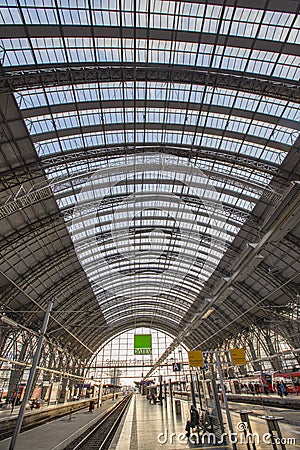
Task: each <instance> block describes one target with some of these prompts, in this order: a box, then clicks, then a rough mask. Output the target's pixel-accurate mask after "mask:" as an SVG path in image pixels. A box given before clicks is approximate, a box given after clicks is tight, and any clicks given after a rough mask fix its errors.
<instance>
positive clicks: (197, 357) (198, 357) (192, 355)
mask: <svg viewBox="0 0 300 450" xmlns="http://www.w3.org/2000/svg"><path fill="white" fill-rule="evenodd" d="M188 356H189V365H190V366H191V367H203V366H204V361H203V355H202V351H201V350H192V351H191V352H188Z"/></svg>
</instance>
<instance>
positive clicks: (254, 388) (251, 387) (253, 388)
mask: <svg viewBox="0 0 300 450" xmlns="http://www.w3.org/2000/svg"><path fill="white" fill-rule="evenodd" d="M261 388H263V393H264V394H265V395H268V394H269V389H268V386H266V385H265V384H264V385H263V386H261V385H260V384H258V383H254V384H253V383H249V384H241V390H242V392H243V393H245V394H252V395H259V394H261Z"/></svg>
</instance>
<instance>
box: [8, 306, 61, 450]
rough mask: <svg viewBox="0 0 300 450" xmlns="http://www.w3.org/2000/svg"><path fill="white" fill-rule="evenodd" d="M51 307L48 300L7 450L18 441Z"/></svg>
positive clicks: (11, 448) (12, 448) (10, 449)
mask: <svg viewBox="0 0 300 450" xmlns="http://www.w3.org/2000/svg"><path fill="white" fill-rule="evenodd" d="M52 306H53V301H52V300H50V301H49V302H48V306H47V310H46V313H45V317H44V322H43V326H42V330H41V334H40V336H39V339H38V343H37V347H36V351H35V354H34V357H33V360H32V366H31V368H30V372H29V377H28V382H27V386H26V389H25V393H24V397H23V400H22V403H21V406H20V410H19V415H18V419H17V423H16V428H15V430H14V433H13V435H12V438H11V442H10V446H9V450H14V448H15V446H16V443H17V439H18V436H19V433H20V429H21V426H22V422H23V418H24V414H25V409H26V404H27V402H28V399H29V394H30V392H31V388H32V385H33V380H34V377H35V373H36V368H37V365H38V362H39V359H40V356H41V350H42V345H43V342H44V338H45V333H46V330H47V326H48V322H49V318H50V313H51V309H52Z"/></svg>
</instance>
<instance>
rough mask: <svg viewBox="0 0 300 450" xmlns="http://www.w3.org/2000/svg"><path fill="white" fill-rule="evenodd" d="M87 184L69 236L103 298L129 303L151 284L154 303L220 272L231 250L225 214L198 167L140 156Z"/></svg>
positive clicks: (89, 176)
mask: <svg viewBox="0 0 300 450" xmlns="http://www.w3.org/2000/svg"><path fill="white" fill-rule="evenodd" d="M82 179H83V180H84V183H83V184H82V185H81V187H82V188H81V190H80V192H79V193H77V194H76V204H75V207H74V210H73V216H72V224H71V226H70V232H71V235H72V238H73V242H74V246H75V249H76V251H77V255H78V258H79V260H80V262H81V264H82V266H83V268H84V269H85V271H86V272H87V274H88V276H89V278H90V280H91V281H92V283H93V285H94V286H95V288H96V290H98V292H106V293H107V294H108V295H110V294H113V295H114V296H118V297H119V298H121V297H123V298H126V297H127V296H128V297H129V298H130V296H131V294H130V293H131V291H132V286H134V289H135V290H136V291H137V292H138V291H139V289H141V288H142V287H143V286H145V283H146V284H147V289H148V290H149V292H151V291H152V295H153V299H154V300H155V298H154V297H155V296H159V295H160V294H161V292H163V293H164V294H166V293H168V292H169V291H170V290H171V289H172V288H174V286H176V285H178V284H179V285H180V284H181V282H182V280H183V279H184V278H185V277H186V276H187V275H188V274H189V276H191V275H193V276H194V277H195V281H196V282H197V281H199V282H200V283H202V282H203V281H205V279H207V278H208V277H209V276H210V275H211V274H212V273H213V271H214V269H215V267H216V266H217V264H218V263H219V261H220V258H221V257H222V255H223V253H224V251H225V250H226V246H225V242H226V236H227V233H226V227H225V222H226V213H225V212H224V210H223V206H222V203H221V201H220V200H219V197H220V196H219V193H218V192H217V190H216V189H215V188H214V186H213V185H212V182H211V180H210V179H209V178H208V177H207V176H206V175H205V173H204V172H202V171H201V170H200V169H199V168H198V167H197V166H196V165H195V164H191V163H189V162H188V161H187V159H186V158H181V157H178V156H175V155H168V154H163V153H140V154H136V155H128V156H126V158H116V159H114V160H111V161H110V165H109V166H108V165H104V166H103V167H102V168H101V169H100V170H96V171H93V172H91V173H89V174H87V175H86V176H85V177H84V176H82ZM145 276H146V277H147V280H146V279H145ZM107 300H108V299H107V298H106V304H107V307H109V306H110V305H109V302H108V303H107Z"/></svg>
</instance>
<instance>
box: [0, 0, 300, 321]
mask: <svg viewBox="0 0 300 450" xmlns="http://www.w3.org/2000/svg"><path fill="white" fill-rule="evenodd" d="M212 3H213V2H212ZM217 3H218V2H217ZM0 5H1V8H0V24H1V23H2V24H4V26H3V27H2V29H3V36H2V39H1V42H0V48H1V58H2V62H3V66H4V72H5V73H6V74H7V77H9V79H11V80H14V77H16V79H17V80H18V81H19V85H18V86H19V87H18V90H17V91H16V92H15V97H16V100H17V102H18V105H19V107H20V109H21V112H22V114H23V116H24V121H25V123H26V125H27V128H28V131H29V133H30V136H31V139H32V142H33V143H34V145H35V148H36V149H37V152H38V155H39V156H40V157H41V161H42V164H44V167H45V172H46V174H47V176H48V179H49V181H50V182H51V186H52V189H53V193H54V195H55V197H56V199H57V203H58V205H59V207H60V210H61V212H62V214H63V216H64V217H65V220H66V223H67V226H68V229H69V231H70V234H71V236H72V239H73V242H74V246H75V249H76V251H77V255H78V258H79V260H80V262H81V264H82V266H83V268H84V269H85V271H86V273H87V275H88V278H89V280H90V282H91V285H92V286H93V289H94V292H95V295H96V296H97V299H98V302H99V305H100V307H101V309H102V311H103V314H104V317H105V318H106V320H107V322H108V323H109V324H114V325H115V324H118V323H119V322H120V321H123V322H124V321H125V322H126V321H129V320H140V319H143V318H145V317H146V318H147V320H148V319H149V317H150V320H151V321H153V320H155V319H156V320H159V316H160V315H161V316H162V317H163V318H164V320H168V321H170V323H172V326H174V325H175V324H177V325H178V324H179V323H180V322H181V320H182V319H183V318H184V316H185V313H186V312H187V311H188V308H189V307H190V306H194V305H195V303H196V302H197V299H199V294H201V290H202V288H203V286H205V282H206V281H207V280H208V279H209V277H210V276H211V275H212V274H213V272H214V270H215V268H216V267H217V265H218V263H219V262H220V260H221V258H222V255H223V254H224V252H225V251H226V249H227V248H228V247H229V245H230V244H231V242H232V241H233V240H234V237H235V236H236V234H237V233H238V232H239V230H240V228H241V227H242V225H243V223H244V222H245V220H247V219H249V220H251V212H252V211H253V208H254V207H255V205H256V203H257V201H258V200H259V199H260V198H261V197H262V196H263V195H266V194H268V195H270V196H272V195H273V194H274V195H277V191H276V192H275V191H274V190H272V189H271V187H270V186H269V183H270V181H271V179H272V177H273V175H274V174H276V173H277V172H278V170H279V168H280V164H281V163H282V162H283V160H284V158H285V157H286V155H287V154H288V152H289V151H291V150H293V145H294V144H295V142H296V141H297V139H299V129H300V127H299V117H300V116H299V105H298V104H296V103H295V102H294V101H293V95H288V94H287V93H288V92H290V91H289V90H292V89H293V88H294V87H295V85H296V82H298V79H299V75H300V64H299V62H300V57H299V51H298V49H297V46H296V44H297V43H298V42H299V36H300V35H299V29H300V21H299V18H297V16H296V13H295V12H288V11H286V12H278V11H272V10H270V11H268V10H265V8H266V7H267V6H265V5H261V6H259V5H258V6H257V7H256V8H251V7H247V8H244V7H241V2H240V1H237V4H236V6H235V7H233V6H227V5H218V4H208V3H207V2H204V1H203V2H178V1H165V0H149V1H143V0H120V1H119V0H118V1H117V0H103V1H102V2H97V1H95V0H57V1H55V2H54V1H52V0H51V1H49V2H47V1H45V0H19V1H18V2H17V1H16V0H0ZM7 25H9V27H7ZM98 67H99V69H98ZM127 67H129V69H132V68H138V70H139V73H140V72H141V71H142V69H143V67H146V68H147V67H150V68H151V70H152V69H153V68H154V67H156V68H157V75H156V78H157V79H156V80H154V79H151V80H148V78H147V70H145V75H144V76H141V75H139V79H137V75H136V72H135V71H134V70H133V71H132V73H133V75H132V77H131V78H130V79H129V80H128V81H124V80H125V78H123V75H124V74H125V73H126V70H127ZM174 67H175V69H176V71H180V70H182V69H184V70H185V72H186V74H187V77H186V78H184V79H185V81H184V82H182V83H180V82H178V81H176V82H171V81H170V80H172V79H173V77H172V75H173V73H172V71H173V69H174ZM100 68H101V70H102V71H103V70H106V69H107V70H108V71H110V69H112V70H113V69H115V75H114V77H113V76H111V78H110V79H111V80H114V81H105V82H104V81H103V82H102V81H101V71H100ZM95 69H96V70H98V71H97V76H98V74H99V81H97V82H96V81H95V80H97V78H96V77H94V78H90V77H89V74H90V73H91V72H90V71H95ZM76 71H77V72H76ZM82 72H83V73H84V75H85V77H84V78H83V77H82V78H80V77H79V78H78V80H79V81H77V78H76V74H81V73H82ZM204 72H205V73H206V74H207V76H206V77H205V78H203V79H202V78H201V77H199V79H201V80H202V81H201V82H200V81H197V80H198V78H196V77H195V80H196V81H197V82H196V81H195V83H194V82H193V81H187V80H192V78H191V74H193V73H195V74H196V75H197V74H198V73H199V75H201V74H203V73H204ZM102 73H103V72H102ZM109 73H110V72H109ZM112 73H113V72H112ZM128 73H129V75H128V74H127V77H128V78H129V77H130V73H131V72H130V70H129V71H128ZM31 74H32V77H33V78H34V77H37V78H36V79H38V80H39V81H37V82H36V84H37V85H38V87H35V88H30V89H29V88H28V85H29V84H31V80H29V81H30V83H29V81H28V76H31ZM53 74H55V76H56V78H55V79H54V78H51V77H52V76H53ZM70 74H71V76H69V75H70ZM217 74H219V75H220V80H217V81H215V82H213V81H212V79H211V78H213V77H215V78H216V79H217V77H216V75H217ZM48 75H49V79H48ZM210 75H212V76H213V77H210ZM26 76H27V81H26ZM22 77H24V79H23V78H22ZM71 77H73V78H71ZM152 77H153V74H152ZM267 77H270V78H267ZM104 78H105V77H104ZM140 78H142V79H140ZM178 79H180V78H179V77H178V78H176V80H178ZM268 79H269V80H270V82H272V83H273V84H272V86H273V89H271V90H270V91H269V90H268V86H267V84H266V85H265V87H262V88H260V90H259V89H258V90H257V91H255V92H259V93H258V94H257V93H254V92H253V90H252V89H251V85H252V84H251V83H253V82H255V81H256V80H257V81H258V84H260V83H263V82H264V81H265V80H268ZM83 80H85V81H86V83H84V82H83ZM90 80H93V81H90ZM237 80H238V82H239V84H238V83H237ZM22 83H23V87H22ZM26 83H29V84H28V85H27V84H26ZM68 83H72V84H68ZM197 83H199V84H197ZM201 83H202V84H201ZM12 85H13V84H12ZM275 86H276V89H277V88H278V92H279V91H280V90H286V91H284V95H282V96H281V97H282V98H285V100H283V99H280V98H276V95H277V91H276V89H275ZM240 88H241V89H240ZM177 305H178V306H177ZM121 310H122V314H120V311H121ZM130 317H131V319H130Z"/></svg>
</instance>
